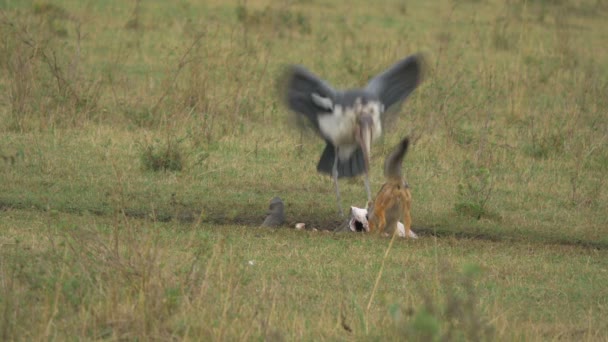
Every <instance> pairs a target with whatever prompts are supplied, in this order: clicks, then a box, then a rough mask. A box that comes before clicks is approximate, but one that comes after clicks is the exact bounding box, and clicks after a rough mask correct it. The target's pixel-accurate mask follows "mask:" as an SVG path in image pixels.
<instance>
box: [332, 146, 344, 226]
mask: <svg viewBox="0 0 608 342" xmlns="http://www.w3.org/2000/svg"><path fill="white" fill-rule="evenodd" d="M335 152H336V153H335V158H334V167H333V169H332V172H331V174H332V177H333V179H334V185H335V186H336V198H337V200H338V210H340V217H342V218H344V211H342V200H340V189H339V188H338V148H337V147H336V151H335Z"/></svg>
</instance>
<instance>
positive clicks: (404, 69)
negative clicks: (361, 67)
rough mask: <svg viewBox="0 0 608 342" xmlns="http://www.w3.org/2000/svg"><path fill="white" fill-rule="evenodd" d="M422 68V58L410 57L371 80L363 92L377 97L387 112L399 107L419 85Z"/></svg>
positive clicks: (418, 56)
mask: <svg viewBox="0 0 608 342" xmlns="http://www.w3.org/2000/svg"><path fill="white" fill-rule="evenodd" d="M422 68H423V56H422V55H421V54H416V55H411V56H409V57H407V58H405V59H403V60H401V61H399V62H397V63H395V64H394V65H393V66H391V67H390V68H388V69H387V70H385V71H384V72H382V73H381V74H379V75H377V76H376V77H374V78H372V79H371V80H370V81H369V83H368V84H367V86H366V87H365V90H366V91H369V92H371V93H373V94H375V95H376V96H378V98H380V101H382V103H383V104H384V107H385V108H386V110H387V111H388V110H389V109H390V108H391V107H393V106H399V105H400V104H401V103H402V102H403V101H404V100H405V99H406V98H407V97H408V96H409V95H410V94H411V93H412V92H413V91H414V89H416V87H417V86H418V84H420V82H421V81H422Z"/></svg>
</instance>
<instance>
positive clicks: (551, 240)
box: [0, 199, 608, 250]
mask: <svg viewBox="0 0 608 342" xmlns="http://www.w3.org/2000/svg"><path fill="white" fill-rule="evenodd" d="M11 209H17V210H19V209H21V210H32V209H34V210H39V211H46V210H47V208H45V207H43V206H42V205H39V204H38V205H37V204H34V203H24V202H19V201H15V202H11V201H8V200H6V199H0V211H6V210H11ZM57 211H58V212H63V213H67V214H76V215H84V214H87V213H88V214H93V215H96V216H106V217H107V216H111V215H114V214H117V213H118V214H121V215H122V214H124V215H125V216H127V217H130V218H134V219H142V220H151V221H157V222H171V221H175V222H178V223H180V224H189V223H195V222H197V221H200V222H201V223H205V224H214V225H226V226H228V225H242V226H250V227H257V226H260V225H261V223H262V222H263V221H264V217H265V214H266V213H265V211H263V210H262V211H260V210H259V208H240V211H238V212H233V213H231V214H228V213H223V212H221V210H218V209H217V208H211V207H208V208H205V207H203V208H201V209H195V208H188V207H181V208H179V209H167V208H164V209H156V210H149V209H137V208H126V209H124V210H122V212H117V211H116V210H114V209H112V208H109V207H106V208H83V207H63V208H61V210H57ZM288 216H289V214H288ZM332 216H333V217H332ZM298 217H299V218H300V219H299V220H298V221H294V220H290V219H289V218H288V219H287V220H286V222H285V223H284V224H283V227H286V228H287V227H290V228H291V227H294V226H295V224H296V223H297V222H305V223H306V226H307V228H316V229H319V230H330V231H335V232H349V231H348V230H347V229H346V219H344V220H342V219H340V218H339V216H338V214H337V213H336V214H331V213H330V214H327V213H317V214H316V215H313V214H312V213H299V214H298ZM412 229H413V230H414V231H415V232H416V234H418V236H419V237H421V238H424V237H437V238H454V239H468V240H481V241H491V242H503V243H504V242H513V243H523V242H526V243H537V244H545V245H563V246H575V247H582V248H589V249H596V250H608V243H606V242H605V241H591V240H585V239H581V238H576V237H567V236H550V235H547V234H545V233H542V232H535V231H526V232H525V233H521V232H515V231H505V230H500V231H498V230H490V229H484V228H467V229H462V228H461V229H459V230H455V229H454V228H449V227H443V226H413V227H412Z"/></svg>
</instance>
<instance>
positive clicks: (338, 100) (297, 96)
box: [279, 54, 424, 216]
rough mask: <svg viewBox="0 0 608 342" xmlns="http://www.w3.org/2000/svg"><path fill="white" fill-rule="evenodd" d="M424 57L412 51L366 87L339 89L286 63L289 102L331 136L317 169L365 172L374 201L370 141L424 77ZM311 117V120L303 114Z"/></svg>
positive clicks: (283, 88)
mask: <svg viewBox="0 0 608 342" xmlns="http://www.w3.org/2000/svg"><path fill="white" fill-rule="evenodd" d="M423 62H424V61H423V57H422V55H420V54H416V55H411V56H409V57H407V58H404V59H403V60H401V61H399V62H397V63H395V64H394V65H393V66H391V67H390V68H388V69H386V70H385V71H384V72H382V73H380V74H378V75H377V76H375V77H373V78H372V79H371V80H370V81H369V82H368V83H367V85H366V86H365V87H363V88H359V89H351V90H337V89H334V88H333V87H332V86H331V85H329V84H328V83H326V82H325V81H323V80H321V79H320V78H319V77H317V76H316V75H314V74H313V73H311V72H310V71H308V70H307V69H305V68H304V67H302V66H299V65H293V66H290V67H289V68H287V70H286V72H285V74H284V76H283V78H282V82H284V83H280V84H279V86H280V87H281V89H280V91H281V92H284V94H282V96H283V98H284V101H285V102H286V104H287V107H288V108H289V109H290V110H292V111H293V112H295V113H296V114H298V117H306V118H307V119H308V121H309V122H310V123H311V124H312V126H313V128H314V130H315V131H316V132H317V133H318V134H319V135H320V136H321V138H323V139H324V140H325V142H326V146H325V150H323V154H322V155H321V159H320V160H319V163H318V164H317V171H318V172H321V173H326V174H330V175H331V176H332V177H333V180H334V185H335V188H336V198H337V202H338V208H339V210H340V215H341V216H344V212H343V210H342V204H341V201H340V190H339V188H338V178H342V177H355V176H358V175H360V174H362V173H365V190H366V191H367V200H368V202H370V201H371V199H372V198H371V190H370V185H369V175H368V172H369V160H370V153H371V151H370V150H371V144H372V142H373V141H374V140H376V139H377V138H378V137H379V136H380V135H381V134H382V125H383V122H384V121H385V117H386V116H387V114H388V113H394V112H395V111H394V110H391V111H390V112H389V109H393V108H395V109H396V108H398V107H399V106H400V104H401V103H403V102H404V101H405V99H406V98H407V97H408V96H409V95H410V94H411V93H412V92H413V91H414V90H415V89H416V87H417V86H418V85H419V84H420V82H421V80H422V69H423V64H424V63H423ZM304 121H306V120H304Z"/></svg>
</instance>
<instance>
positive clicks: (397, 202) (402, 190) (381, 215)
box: [369, 137, 412, 237]
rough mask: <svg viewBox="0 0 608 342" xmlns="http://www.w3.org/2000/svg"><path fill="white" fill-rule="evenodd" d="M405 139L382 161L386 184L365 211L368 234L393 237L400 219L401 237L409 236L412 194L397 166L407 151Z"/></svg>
mask: <svg viewBox="0 0 608 342" xmlns="http://www.w3.org/2000/svg"><path fill="white" fill-rule="evenodd" d="M408 145H409V138H407V137H406V138H404V139H403V140H401V142H400V143H399V144H398V145H397V146H396V147H395V148H394V149H393V151H392V152H391V154H389V155H388V157H386V160H385V161H384V176H385V177H386V182H385V183H384V185H382V188H381V189H380V191H378V195H376V199H375V200H374V201H373V203H372V205H371V207H370V208H369V231H370V232H378V233H383V232H384V233H388V234H393V233H394V232H395V231H396V230H397V222H399V221H401V220H403V224H404V225H405V236H406V237H409V236H410V230H411V228H412V217H411V215H410V209H411V206H412V194H411V193H410V188H409V185H408V184H407V182H406V181H405V178H404V177H403V175H402V172H401V163H402V162H403V157H404V156H405V153H406V152H407V148H408Z"/></svg>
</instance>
